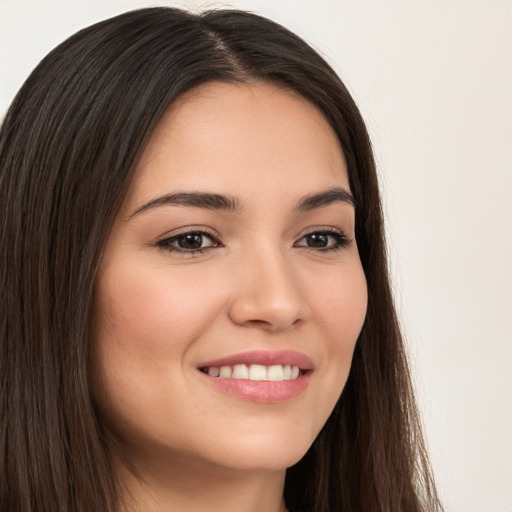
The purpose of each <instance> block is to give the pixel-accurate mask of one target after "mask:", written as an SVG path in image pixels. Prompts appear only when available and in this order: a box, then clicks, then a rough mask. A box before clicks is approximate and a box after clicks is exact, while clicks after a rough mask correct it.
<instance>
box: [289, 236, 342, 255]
mask: <svg viewBox="0 0 512 512" xmlns="http://www.w3.org/2000/svg"><path fill="white" fill-rule="evenodd" d="M348 243H349V240H348V239H347V237H346V236H345V235H344V234H343V233H341V232H339V231H315V232H313V233H309V234H307V235H305V236H303V237H302V238H301V239H300V240H299V241H298V242H296V243H295V247H306V248H309V249H316V250H318V251H329V250H337V249H341V248H342V247H344V246H346V245H347V244H348Z"/></svg>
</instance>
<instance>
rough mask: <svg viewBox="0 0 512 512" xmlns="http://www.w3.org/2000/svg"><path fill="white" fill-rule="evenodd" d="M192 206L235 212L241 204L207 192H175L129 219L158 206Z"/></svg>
mask: <svg viewBox="0 0 512 512" xmlns="http://www.w3.org/2000/svg"><path fill="white" fill-rule="evenodd" d="M167 205H171V206H193V207H196V208H204V209H206V210H223V211H227V212H236V211H239V210H241V204H240V201H238V199H236V198H235V197H227V196H223V195H221V194H211V193H208V192H177V193H175V194H166V195H164V196H161V197H157V198H156V199H152V200H151V201H149V202H148V203H146V204H144V205H142V206H141V207H140V208H137V210H135V211H134V212H133V213H132V214H131V215H130V217H129V218H130V219H131V218H132V217H134V216H135V215H138V214H139V213H142V212H145V211H147V210H150V209H151V208H156V207H158V206H167Z"/></svg>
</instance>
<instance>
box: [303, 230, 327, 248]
mask: <svg viewBox="0 0 512 512" xmlns="http://www.w3.org/2000/svg"><path fill="white" fill-rule="evenodd" d="M304 239H305V240H306V244H307V246H308V247H317V248H319V247H327V245H328V244H329V235H326V234H325V233H312V234H311V235H307V236H305V237H304Z"/></svg>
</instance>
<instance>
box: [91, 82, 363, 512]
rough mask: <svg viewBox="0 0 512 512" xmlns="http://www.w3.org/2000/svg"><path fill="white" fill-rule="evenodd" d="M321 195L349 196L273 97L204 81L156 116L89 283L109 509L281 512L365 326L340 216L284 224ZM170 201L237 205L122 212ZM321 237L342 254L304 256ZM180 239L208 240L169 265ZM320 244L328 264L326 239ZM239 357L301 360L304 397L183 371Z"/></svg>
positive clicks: (334, 152)
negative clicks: (259, 392) (110, 486)
mask: <svg viewBox="0 0 512 512" xmlns="http://www.w3.org/2000/svg"><path fill="white" fill-rule="evenodd" d="M333 187H337V188H341V189H344V190H345V191H347V192H350V187H349V181H348V175H347V169H346V163H345V159H344V156H343V152H342V150H341V147H340V144H339V142H338V139H337V137H336V135H335V133H334V132H333V130H332V128H331V127H330V125H329V124H328V123H327V121H326V120H325V118H324V117H323V116H322V115H321V113H320V112H319V111H318V110H317V109H316V108H315V107H314V106H313V105H311V104H310V103H309V102H307V101H306V100H305V99H303V98H302V97H300V96H299V95H297V94H296V93H294V92H291V91H289V90H287V89H285V88H282V87H278V86H275V85H271V84H266V83H261V82H258V83H253V84H250V85H239V84H237V85H233V84H221V83H213V84H207V85H203V86H201V87H199V88H196V89H194V90H192V91H189V92H188V93H186V94H185V95H183V96H182V97H181V98H180V99H178V100H177V101H175V102H174V103H173V104H172V105H171V107H170V108H169V109H168V111H167V112H166V114H165V115H164V117H163V118H162V119H161V121H160V123H159V124H158V126H157V128H156V129H155V131H154V133H153V134H152V136H151V138H150V141H149V143H148V145H147V147H146V149H145V151H144V153H143V155H142V158H141V160H140V162H139V164H138V167H137V170H136V175H135V178H134V180H133V183H132V185H131V188H130V191H129V193H128V195H127V197H126V198H125V200H124V203H123V205H122V207H121V210H120V211H119V214H118V216H117V218H116V220H115V223H114V226H113V228H112V231H111V233H110V236H109V238H108V241H107V245H106V249H105V252H104V256H103V259H102V262H101V266H100V269H99V273H98V276H97V281H96V283H95V284H96V286H95V322H94V330H95V347H94V352H93V377H94V382H95V389H94V394H95V397H96V401H97V402H98V406H99V408H100V410H101V412H102V414H103V416H104V418H105V421H106V423H107V425H108V427H109V429H110V430H111V431H112V432H113V434H114V435H115V437H116V438H117V443H116V445H115V447H113V448H112V450H113V457H114V460H115V461H116V464H117V465H116V467H117V472H118V476H119V479H120V480H121V482H122V483H123V485H124V488H125V490H126V494H125V500H126V510H129V511H142V510H143V511H151V512H160V511H162V512H163V511H164V510H165V511H166V512H169V511H174V510H179V511H188V510H191V511H192V510H194V511H202V510H204V511H206V510H208V511H209V512H214V511H216V510H237V511H240V512H256V511H261V510H266V511H268V512H274V511H275V512H277V511H283V510H285V507H284V503H283V500H282V493H283V485H284V475H285V470H286V468H287V467H289V466H291V465H293V464H294V463H295V462H297V461H298V460H299V459H300V458H301V457H302V456H303V455H304V453H305V452H306V451H307V449H308V448H309V446H310V445H311V443H312V442H313V440H314V439H315V437H316V436H317V434H318V432H319V431H320V429H321V428H322V426H323V425H324V423H325V421H326V420H327V418H328V416H329V414H330V413H331V411H332V409H333V407H334V405H335V403H336V401H337V400H338V398H339V396H340V394H341V392H342V390H343V387H344V385H345V382H346V379H347V377H348V373H349V370H350V365H351V360H352V354H353V350H354V347H355V343H356V340H357V337H358V334H359V332H360V330H361V327H362V324H363V321H364V317H365V313H366V305H367V292H366V281H365V277H364V273H363V270H362V267H361V263H360V259H359V255H358V251H357V244H356V240H355V239H354V218H355V211H354V207H353V206H352V205H351V204H350V202H347V201H339V200H336V201H334V202H332V203H330V204H328V205H324V206H319V207H316V208H313V209H310V210H307V211H297V209H296V205H297V203H298V202H300V200H301V199H303V198H304V197H305V196H308V195H311V194H315V193H322V192H325V191H326V190H329V189H332V188H333ZM184 191H187V192H190V191H194V192H208V193H215V194H223V195H226V196H229V197H234V198H236V199H237V203H238V204H237V206H238V208H237V209H236V210H235V211H225V210H218V209H207V208H202V207H197V206H183V205H170V204H160V205H153V207H146V209H142V210H141V211H139V212H138V213H135V212H137V211H138V210H140V209H141V207H143V206H144V205H145V204H147V203H148V202H151V201H153V200H154V199H157V198H159V197H161V196H163V195H165V194H171V193H176V192H184ZM327 229H328V230H331V231H332V230H334V232H335V233H343V238H342V240H343V241H344V245H342V246H340V247H339V248H338V249H337V250H325V249H326V248H325V247H324V248H323V250H320V248H318V247H311V245H312V237H311V236H310V235H311V233H313V232H315V233H318V232H322V230H323V231H325V230H327ZM191 230H194V231H197V230H203V231H204V230H207V232H208V233H209V234H211V235H212V238H211V239H210V238H208V237H207V236H206V235H205V236H203V238H200V239H199V240H200V241H201V243H202V244H203V246H204V247H203V248H202V250H201V251H195V252H194V251H187V252H183V250H182V251H181V252H180V251H179V250H176V249H177V246H178V244H179V243H180V240H181V241H183V238H181V239H179V238H177V236H178V235H180V234H181V235H182V234H183V232H187V231H191ZM173 237H174V238H173ZM169 239H170V242H169ZM162 240H167V241H168V242H167V245H166V246H163V243H162ZM322 240H323V241H326V243H327V245H328V247H327V248H330V249H332V247H337V246H338V241H339V237H338V239H335V236H334V235H332V236H331V235H329V236H328V237H327V238H323V239H322ZM169 244H171V247H174V250H170V246H169ZM172 244H174V245H172ZM313 245H314V244H313ZM178 249H179V247H178ZM249 350H266V351H275V350H295V351H298V352H300V353H302V354H305V355H307V356H308V357H309V358H310V359H311V361H312V365H313V371H312V372H310V375H309V381H308V385H307V387H306V389H305V390H303V391H302V392H301V393H300V394H299V395H298V396H295V397H293V398H292V399H289V400H285V401H282V402H280V403H270V404H269V403H264V402H263V403H262V402H255V401H253V400H247V399H244V398H241V397H239V396H233V395H230V394H227V393H225V392H223V391H222V390H219V389H218V388H216V387H215V386H212V385H211V382H210V380H211V379H210V378H208V377H206V376H205V375H204V374H203V373H201V372H200V371H199V369H198V366H199V365H200V364H201V363H202V362H205V361H209V360H213V359H218V358H221V357H226V356H230V355H232V354H237V353H240V352H245V351H249ZM120 453H122V454H123V455H122V456H121V455H119V454H120ZM134 475H137V477H135V476H134ZM198 489H200V490H201V492H198Z"/></svg>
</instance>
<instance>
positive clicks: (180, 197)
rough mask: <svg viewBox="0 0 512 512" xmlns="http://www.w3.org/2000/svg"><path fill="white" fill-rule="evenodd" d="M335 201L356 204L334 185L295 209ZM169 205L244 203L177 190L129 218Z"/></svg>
mask: <svg viewBox="0 0 512 512" xmlns="http://www.w3.org/2000/svg"><path fill="white" fill-rule="evenodd" d="M334 203H347V204H349V205H351V206H353V207H354V208H355V206H356V202H355V199H354V197H353V196H352V194H351V193H350V192H348V191H347V190H345V189H343V188H341V187H333V188H330V189H328V190H326V191H324V192H319V193H316V194H311V195H307V196H305V197H303V198H301V199H300V200H299V201H298V203H297V205H296V206H295V210H296V211H298V212H306V211H310V210H315V209H317V208H322V207H325V206H329V205H331V204H334ZM167 205H170V206H189V207H195V208H204V209H206V210H221V211H226V212H239V211H241V210H242V203H241V202H240V201H239V200H238V199H237V198H236V197H230V196H225V195H222V194H212V193H209V192H176V193H172V194H165V195H163V196H161V197H157V198H156V199H152V200H151V201H149V202H147V203H145V204H143V205H142V206H140V207H139V208H137V209H136V210H135V211H134V212H133V213H132V214H131V215H130V216H129V219H131V218H133V217H135V215H138V214H139V213H142V212H145V211H147V210H150V209H152V208H157V207H159V206H167Z"/></svg>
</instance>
